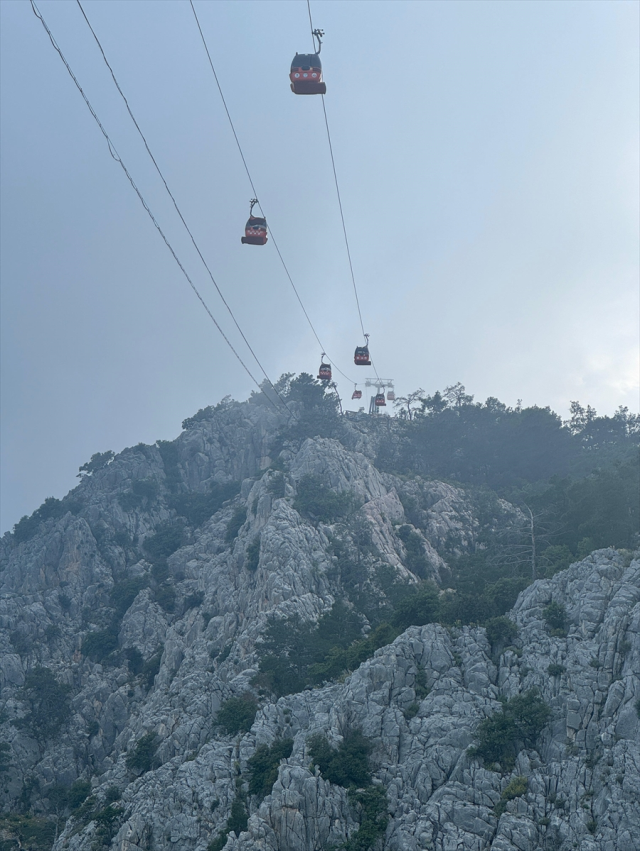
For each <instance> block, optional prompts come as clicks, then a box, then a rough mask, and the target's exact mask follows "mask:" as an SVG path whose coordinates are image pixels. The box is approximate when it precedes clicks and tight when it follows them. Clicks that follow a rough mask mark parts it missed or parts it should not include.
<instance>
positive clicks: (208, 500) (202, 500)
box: [167, 482, 240, 526]
mask: <svg viewBox="0 0 640 851" xmlns="http://www.w3.org/2000/svg"><path fill="white" fill-rule="evenodd" d="M239 490H240V485H239V483H238V482H229V483H227V484H225V485H221V484H217V483H214V484H212V485H211V487H210V489H209V492H208V493H180V494H174V495H173V496H171V497H169V499H168V500H167V502H168V504H169V507H170V508H173V509H175V511H176V512H177V513H178V514H179V515H180V516H181V517H184V518H185V519H186V520H187V521H188V522H189V523H190V524H191V525H192V526H201V525H202V524H203V523H204V522H205V520H208V519H209V518H210V517H213V515H214V514H215V513H216V512H217V511H219V510H220V509H221V508H222V506H223V505H224V503H225V502H226V501H227V500H228V499H233V497H234V496H235V495H236V494H237V493H238V491H239Z"/></svg>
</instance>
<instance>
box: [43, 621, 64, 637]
mask: <svg viewBox="0 0 640 851" xmlns="http://www.w3.org/2000/svg"><path fill="white" fill-rule="evenodd" d="M61 635H62V630H61V629H60V627H59V626H58V625H57V624H54V623H50V624H49V625H48V626H47V628H46V629H45V631H44V637H45V638H46V639H47V641H54V640H55V639H56V638H60V636H61Z"/></svg>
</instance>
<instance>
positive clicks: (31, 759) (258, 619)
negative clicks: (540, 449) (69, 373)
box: [0, 403, 640, 851]
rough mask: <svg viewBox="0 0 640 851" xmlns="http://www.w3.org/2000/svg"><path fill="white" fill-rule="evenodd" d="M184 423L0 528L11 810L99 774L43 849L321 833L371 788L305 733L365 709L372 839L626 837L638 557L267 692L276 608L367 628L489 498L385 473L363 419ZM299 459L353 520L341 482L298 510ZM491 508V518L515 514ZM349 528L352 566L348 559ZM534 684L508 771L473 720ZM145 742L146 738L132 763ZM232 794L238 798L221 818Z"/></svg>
mask: <svg viewBox="0 0 640 851" xmlns="http://www.w3.org/2000/svg"><path fill="white" fill-rule="evenodd" d="M194 420H195V421H191V422H190V424H189V428H188V429H187V430H186V431H185V432H183V434H182V435H181V436H180V437H179V438H178V440H177V441H175V442H173V443H171V444H160V445H159V446H153V447H150V446H138V447H134V448H132V449H128V450H125V451H124V452H122V453H121V454H120V455H119V456H117V457H116V458H115V459H114V460H113V461H112V462H111V463H109V464H106V465H105V466H104V467H103V468H102V469H98V470H96V471H95V472H94V473H93V474H92V475H90V476H87V477H85V478H84V479H83V480H82V481H81V483H80V485H79V486H78V487H77V488H76V489H75V490H74V491H73V492H72V493H71V494H70V495H69V496H68V497H66V498H65V500H63V501H62V502H61V503H60V504H59V505H58V506H57V507H56V511H55V512H54V513H55V516H52V517H51V518H50V519H46V518H45V519H43V520H42V521H41V522H40V523H39V524H37V525H36V527H35V528H34V529H32V530H30V531H29V532H28V534H23V535H22V540H20V541H18V540H17V539H16V538H17V537H20V536H19V535H18V536H13V535H5V537H4V538H3V539H2V541H1V542H0V547H1V549H0V554H1V556H2V572H0V627H1V628H0V689H1V693H0V710H1V711H0V719H1V722H0V742H4V743H6V745H7V746H8V751H6V752H7V754H8V766H9V767H8V770H6V771H5V772H4V773H3V774H2V775H0V776H2V777H3V778H4V782H3V783H2V784H0V786H2V789H0V792H1V796H0V800H1V801H2V805H3V808H4V812H5V814H6V813H7V812H8V811H10V812H17V813H19V812H26V811H27V810H28V809H29V808H31V810H32V811H33V813H34V815H36V816H38V814H40V815H43V814H44V813H49V814H51V813H52V812H55V805H54V804H53V803H52V802H53V801H54V791H55V789H56V788H58V789H59V788H60V787H61V786H62V785H64V786H69V785H70V784H73V783H74V782H76V784H77V781H78V780H79V779H80V780H86V781H89V782H90V783H91V797H90V798H89V799H88V800H87V801H86V802H85V803H84V804H83V805H82V806H81V807H80V808H79V809H78V808H76V809H75V810H73V811H72V814H71V815H69V811H68V810H66V811H64V812H65V814H64V815H63V817H62V818H59V819H58V823H57V824H56V830H55V834H54V835H52V837H51V842H52V843H53V845H52V847H53V848H54V849H55V851H62V849H65V851H66V849H69V851H93V849H101V848H112V849H116V848H117V849H119V851H142V849H155V851H167V849H180V851H182V849H186V851H205V849H207V848H208V847H209V846H210V844H211V845H213V844H214V843H215V839H216V837H218V836H220V833H221V831H223V830H224V829H225V827H226V828H227V829H228V835H227V837H226V845H225V844H224V842H225V839H224V837H222V839H221V840H220V842H219V843H218V846H214V847H223V846H224V848H225V849H226V851H258V849H260V851H267V849H268V851H322V849H327V848H329V847H330V846H332V845H333V846H334V847H336V848H338V847H340V846H341V845H342V844H343V843H345V842H346V841H348V840H349V838H350V837H351V838H352V839H353V838H354V837H355V836H356V834H357V831H358V828H359V826H360V825H361V824H362V820H363V810H362V807H361V806H360V805H358V804H356V803H354V798H353V796H350V794H349V793H348V791H347V789H345V788H343V787H342V786H340V785H336V784H335V783H331V782H329V781H328V780H326V779H325V778H324V777H323V776H322V775H321V774H320V772H319V770H318V769H317V768H316V767H314V765H313V763H312V759H311V754H310V745H309V740H310V737H312V736H313V735H314V734H316V733H321V734H323V735H324V736H326V737H327V739H328V740H329V743H330V744H332V745H333V746H336V747H337V746H338V745H339V744H340V742H342V741H343V740H344V738H345V736H347V735H348V733H349V731H352V730H354V729H359V730H361V731H362V733H363V734H364V736H365V737H367V739H368V740H369V742H370V743H371V746H372V752H371V756H370V765H371V769H372V784H373V786H375V787H377V788H380V789H382V790H383V791H384V794H385V795H386V804H385V807H386V813H387V816H388V824H387V827H386V831H383V832H382V834H381V835H380V836H379V838H378V839H376V840H375V845H374V846H373V847H374V848H377V849H383V848H384V849H389V851H413V849H416V851H417V849H434V851H436V849H437V851H452V849H465V851H483V850H484V849H495V851H515V849H518V851H537V849H558V851H568V849H573V848H580V849H581V851H591V849H593V851H596V849H602V851H635V849H637V848H638V847H640V846H639V839H638V837H640V806H639V802H640V719H639V714H640V562H639V561H637V560H632V559H631V558H630V557H629V556H628V555H626V554H624V553H623V554H620V553H617V552H616V551H614V550H600V551H597V552H595V553H592V554H591V555H590V556H589V557H588V558H586V559H585V560H583V561H582V562H579V563H577V564H574V565H572V566H571V567H570V568H569V569H568V570H565V571H563V572H561V573H559V574H557V575H556V576H554V577H553V578H552V579H544V580H538V581H536V582H535V583H533V584H532V585H531V586H529V587H528V588H527V589H526V590H525V591H523V592H522V593H521V594H520V596H519V598H518V600H517V603H516V605H515V607H514V608H513V610H512V611H511V613H510V614H509V617H510V619H511V620H512V621H513V622H514V623H515V624H516V626H517V637H516V638H515V639H513V642H512V644H511V645H510V646H509V647H508V648H506V649H504V648H501V647H500V646H499V645H496V646H495V647H493V648H492V646H491V644H490V642H489V640H488V639H487V635H486V631H485V629H484V628H481V627H460V628H449V629H447V628H444V627H442V626H440V625H438V624H428V625H426V626H420V627H416V626H412V627H409V628H408V629H407V630H405V631H404V632H403V633H402V634H400V635H399V636H398V637H397V638H396V639H395V640H394V641H393V642H392V643H391V644H388V645H387V646H384V647H381V648H380V649H379V650H377V651H376V652H375V653H374V654H373V656H372V657H371V658H369V659H367V660H366V661H365V662H363V663H362V664H361V665H360V666H359V667H357V669H356V670H354V671H353V672H352V673H351V674H349V675H348V676H346V677H343V678H341V679H342V681H337V682H328V683H325V684H324V685H321V686H318V687H316V688H307V689H305V690H303V691H300V692H299V693H294V694H288V695H286V696H284V697H280V698H279V699H276V698H275V697H273V696H271V697H270V696H269V694H268V693H266V692H264V691H263V693H262V694H260V693H259V692H258V691H257V686H255V685H252V680H254V677H255V676H256V674H257V673H258V666H259V659H260V652H261V646H262V644H261V642H262V641H263V640H264V637H265V631H266V629H267V627H268V625H269V623H272V622H273V621H274V619H275V620H278V619H283V618H291V617H292V616H297V618H298V619H299V621H300V622H302V623H308V622H317V621H318V619H319V618H320V617H321V616H322V615H323V614H326V613H327V612H329V611H330V610H331V607H332V606H333V604H334V602H335V601H336V600H346V601H347V606H349V607H351V606H352V605H353V606H355V607H356V608H358V607H359V609H358V610H359V611H360V617H361V622H362V627H363V631H364V633H365V634H366V632H367V630H368V629H369V624H368V620H367V612H371V611H375V610H382V609H384V607H385V606H386V605H388V594H389V583H390V582H391V583H396V585H399V586H402V585H412V584H416V583H418V582H419V581H420V580H421V579H424V578H431V579H433V580H434V581H436V582H437V583H438V584H441V585H443V586H446V581H447V576H448V570H449V568H448V565H447V557H448V556H450V555H451V554H454V553H458V552H464V551H466V550H469V549H472V548H473V547H474V545H475V543H476V541H477V538H478V533H479V529H480V526H481V524H482V523H486V522H487V521H486V518H483V519H480V518H479V517H478V516H477V514H476V512H475V509H474V503H473V500H472V499H471V498H470V497H469V495H468V494H467V493H465V491H464V489H462V488H457V487H454V486H452V485H450V484H445V483H441V482H426V481H421V480H418V479H416V480H412V481H406V480H400V479H399V478H395V477H394V476H392V475H390V474H382V473H380V472H379V471H378V470H377V469H376V468H375V466H374V460H373V459H374V457H375V451H374V449H373V448H372V447H373V446H374V444H375V440H376V437H375V435H373V436H368V435H367V432H366V429H365V428H364V427H363V426H362V424H361V423H360V422H359V421H355V420H354V421H353V422H349V421H348V420H347V418H345V423H344V428H343V432H342V434H341V437H340V440H337V439H332V438H318V437H316V438H307V439H300V440H298V441H297V442H296V441H289V442H288V443H287V442H285V443H284V444H278V443H277V441H276V440H275V438H276V434H277V432H278V429H279V428H282V427H283V425H284V422H283V421H282V420H281V419H280V415H279V414H277V413H276V412H275V411H273V410H272V409H270V408H268V407H266V406H258V405H255V404H250V403H244V404H237V403H229V404H226V405H221V406H218V407H217V408H216V409H214V410H212V411H211V412H210V413H209V415H208V416H206V417H203V418H202V419H197V418H194ZM274 447H276V448H274ZM310 477H311V478H310ZM309 481H311V482H313V483H315V485H316V486H317V487H320V486H322V487H324V488H326V489H327V493H330V494H332V495H334V496H336V495H345V498H346V499H347V500H348V505H349V506H350V507H349V508H348V511H349V512H350V514H349V517H350V520H349V523H345V522H343V521H344V516H343V515H344V511H345V510H346V509H344V506H345V505H347V502H343V503H338V502H336V503H335V505H334V506H333V510H334V511H335V513H336V516H335V517H328V516H324V519H323V518H322V517H318V516H314V514H313V511H311V510H309V509H308V507H307V509H305V506H304V505H302V504H301V499H300V494H301V493H302V487H303V485H304V483H305V482H307V483H308V482H309ZM231 483H237V484H236V485H235V486H234V485H233V484H231ZM225 487H226V488H227V490H224V488H225ZM216 494H218V496H219V498H218V499H217V502H216ZM234 494H235V495H234ZM212 495H213V496H212ZM207 500H209V501H207ZM340 506H342V508H340ZM325 509H326V507H325ZM326 511H329V509H326ZM341 511H342V514H341V513H340V512H341ZM501 511H502V515H501V516H502V519H501V520H500V521H498V519H496V520H495V522H496V523H497V522H505V521H504V517H505V516H507V517H509V516H511V517H513V516H515V515H516V514H517V510H516V509H515V508H513V507H511V506H509V505H508V504H503V505H502V506H501ZM329 513H330V511H329ZM489 522H493V521H491V520H490V521H489ZM403 530H404V531H403ZM407 530H409V531H407ZM408 534H412V535H413V538H412V540H413V542H414V546H417V545H416V544H415V541H417V540H419V542H420V544H419V546H420V547H421V548H422V551H421V560H420V562H419V563H420V564H421V565H422V568H421V570H422V571H423V575H417V574H416V573H414V572H413V571H412V569H411V565H412V564H413V565H415V563H416V562H415V560H414V562H411V559H410V558H408V549H407V546H408V545H407V543H406V542H407V540H408V538H407V535H408ZM361 540H365V541H366V546H365V545H363V546H362V547H361V543H360V542H361ZM339 547H342V549H341V550H340V549H339ZM344 551H346V552H348V553H349V558H350V559H351V561H350V563H354V564H357V568H358V571H359V572H358V573H357V578H358V582H357V583H356V584H354V583H353V582H351V581H347V580H346V578H345V575H344V574H343V573H341V570H340V560H339V558H338V555H336V553H339V552H344ZM380 577H386V581H382V580H381V578H380ZM385 582H386V584H385ZM354 588H355V591H354ZM362 600H365V604H362ZM361 604H362V605H361ZM551 604H555V611H556V615H557V617H558V618H559V617H560V616H562V618H563V619H564V620H563V622H562V623H561V624H560V626H558V625H556V626H555V627H554V626H553V625H552V624H551V620H550V617H549V612H550V608H549V607H550V606H551ZM559 613H561V615H560V614H559ZM550 624H551V625H550ZM42 668H46V669H48V670H49V671H50V672H52V673H53V674H54V675H55V677H56V678H57V681H58V683H59V684H60V687H61V688H62V691H61V692H59V694H58V698H59V699H60V700H61V701H63V702H64V700H68V701H69V710H70V711H69V714H68V717H65V718H64V719H63V721H62V722H61V723H60V724H59V725H58V728H57V729H56V730H55V734H53V733H52V734H51V735H45V732H44V728H41V729H40V730H38V729H34V726H33V724H31V726H30V722H29V718H30V717H33V712H35V709H34V708H33V705H32V706H31V708H32V716H29V714H28V710H29V705H30V704H29V702H28V699H27V693H28V692H27V691H26V690H25V685H26V686H27V687H28V686H29V683H32V681H33V679H29V677H30V676H31V677H32V678H33V673H34V672H38V671H40V670H41V669H42ZM64 686H67V687H68V689H67V691H66V692H65V690H64V688H63V687H64ZM533 688H535V689H537V690H538V693H539V695H540V696H541V697H542V699H543V700H544V701H545V703H546V704H547V705H548V706H549V707H550V710H551V714H550V718H549V719H548V722H547V723H546V724H545V726H544V729H543V730H542V733H541V734H540V736H539V737H538V738H537V740H536V742H535V743H531V742H529V743H525V744H526V745H527V746H525V745H524V744H522V743H520V745H519V747H518V751H517V756H516V757H515V764H514V765H513V768H511V766H505V765H502V766H499V767H498V766H496V765H487V764H486V763H483V761H482V760H481V759H480V758H479V757H474V756H472V755H471V753H470V752H469V748H470V746H471V745H473V744H474V742H476V741H477V731H478V725H479V724H480V723H481V722H482V720H483V719H485V718H488V717H491V716H492V715H494V714H495V713H499V712H500V711H501V708H502V706H503V702H504V701H508V700H509V699H511V698H514V697H516V696H517V695H521V694H526V693H530V690H531V689H533ZM249 691H252V692H253V694H254V695H256V696H257V697H258V702H259V707H258V710H257V714H256V715H255V720H254V721H253V724H252V725H251V727H250V729H249V731H248V732H244V733H243V732H239V733H237V734H234V735H229V734H226V733H225V732H224V731H223V730H222V729H221V728H220V727H218V726H216V715H217V713H218V711H219V710H220V708H221V706H223V704H225V702H226V701H228V700H229V699H230V698H239V697H242V696H243V695H246V693H247V692H249ZM31 694H33V692H31ZM36 709H37V707H36ZM52 723H53V722H52ZM144 737H146V739H145V738H144ZM282 739H292V740H293V744H292V749H291V755H290V756H289V757H287V758H285V759H282V760H281V761H280V765H279V768H278V769H277V777H276V779H275V782H274V783H273V786H272V787H271V788H270V792H269V794H266V796H265V797H264V798H263V799H261V797H260V796H258V795H252V794H250V793H249V789H248V786H247V780H248V777H249V774H250V765H251V763H250V760H251V757H252V756H253V755H254V754H255V752H256V749H257V748H258V747H259V746H261V745H268V746H271V745H273V743H274V742H278V741H280V740H282ZM144 741H147V742H150V743H151V744H150V751H149V754H150V756H149V759H148V761H147V763H146V764H143V763H144V760H142V762H139V763H138V764H134V763H135V761H132V758H131V757H132V755H135V754H136V753H139V754H140V753H141V750H140V743H141V742H144ZM136 748H137V750H136ZM1 755H2V753H0V756H1ZM498 768H500V769H502V770H498ZM521 778H526V782H525V783H524V785H523V784H522V781H520V783H521V785H520V791H519V792H518V791H517V789H516V786H517V783H516V785H515V786H514V780H516V779H521ZM510 784H511V785H510ZM72 788H73V787H72ZM514 790H516V793H514ZM238 800H242V801H243V802H244V803H243V806H246V807H247V814H248V816H249V818H248V823H246V826H245V825H241V827H245V829H244V830H241V829H240V828H239V830H238V832H236V831H235V830H233V829H231V826H232V824H233V820H232V821H231V822H229V821H228V820H229V818H230V816H232V817H233V807H234V801H236V802H237V801H238ZM83 808H84V809H83ZM47 817H48V818H51V816H50V815H49V816H47ZM1 839H2V837H0V840H1ZM7 841H12V840H7ZM0 847H2V848H3V849H4V846H2V845H1V842H0ZM6 847H7V848H8V849H9V848H11V849H13V848H14V847H15V848H17V847H19V846H18V844H15V845H7V846H6ZM42 847H46V846H42ZM49 847H51V846H49ZM350 847H353V848H356V847H357V848H362V849H365V848H367V847H369V846H367V845H366V844H361V845H352V846H350Z"/></svg>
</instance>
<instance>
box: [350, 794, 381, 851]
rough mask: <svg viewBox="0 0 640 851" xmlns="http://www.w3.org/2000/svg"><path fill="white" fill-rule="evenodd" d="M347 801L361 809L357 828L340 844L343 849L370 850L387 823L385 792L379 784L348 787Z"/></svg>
mask: <svg viewBox="0 0 640 851" xmlns="http://www.w3.org/2000/svg"><path fill="white" fill-rule="evenodd" d="M349 801H350V802H351V804H353V805H355V806H357V807H358V808H359V809H360V811H361V821H360V827H359V828H358V830H357V831H356V832H355V833H354V834H353V836H351V837H350V838H349V839H348V840H347V841H346V842H345V844H344V845H343V846H342V848H343V851H370V849H372V848H373V847H374V845H375V844H376V842H377V841H378V839H379V838H380V837H381V836H383V835H384V832H385V831H386V829H387V825H388V823H389V816H388V814H387V793H386V792H385V790H384V789H382V788H381V787H380V786H367V787H366V789H354V788H352V789H349Z"/></svg>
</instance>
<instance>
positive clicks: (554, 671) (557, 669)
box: [547, 662, 567, 677]
mask: <svg viewBox="0 0 640 851" xmlns="http://www.w3.org/2000/svg"><path fill="white" fill-rule="evenodd" d="M566 670H567V669H566V668H565V666H564V665H558V664H556V663H555V662H552V663H551V664H550V665H549V667H548V668H547V673H548V674H549V676H550V677H560V676H562V674H564V672H565V671H566Z"/></svg>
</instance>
